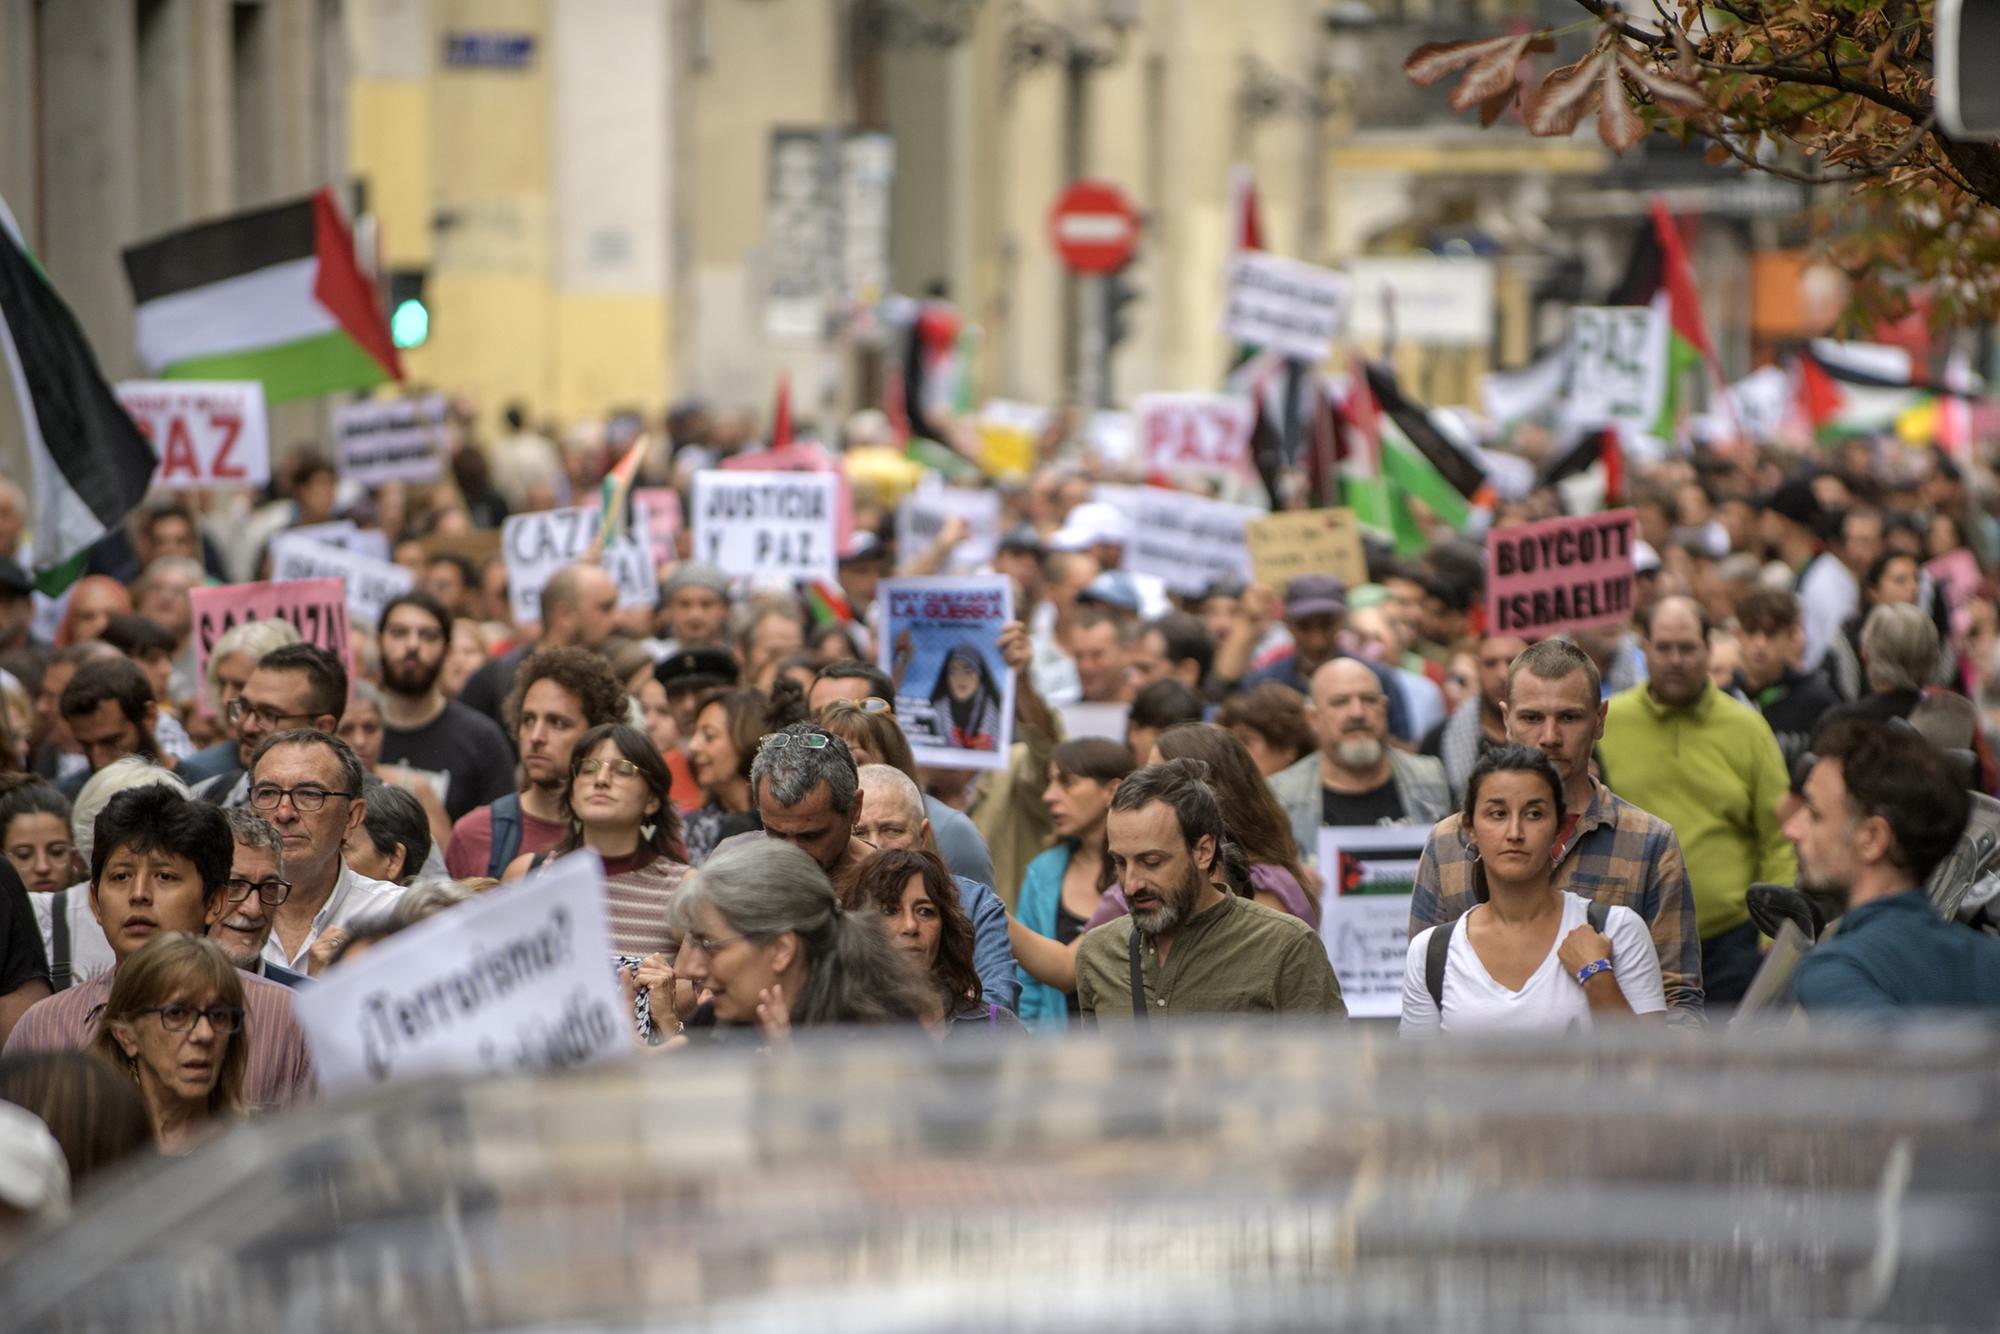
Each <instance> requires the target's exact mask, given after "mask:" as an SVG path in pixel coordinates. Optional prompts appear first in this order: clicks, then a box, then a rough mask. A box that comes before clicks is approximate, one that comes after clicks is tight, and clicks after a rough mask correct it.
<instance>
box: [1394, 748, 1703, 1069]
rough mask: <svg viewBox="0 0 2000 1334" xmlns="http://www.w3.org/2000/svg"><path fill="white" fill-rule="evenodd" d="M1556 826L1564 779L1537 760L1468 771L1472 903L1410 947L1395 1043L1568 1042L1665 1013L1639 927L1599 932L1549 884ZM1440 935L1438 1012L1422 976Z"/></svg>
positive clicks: (1613, 915)
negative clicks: (1581, 1033)
mask: <svg viewBox="0 0 2000 1334" xmlns="http://www.w3.org/2000/svg"><path fill="white" fill-rule="evenodd" d="M1562 824H1563V795H1562V779H1561V777H1560V776H1558V775H1557V773H1556V770H1555V766H1554V765H1553V764H1551V763H1549V760H1548V757H1547V756H1545V755H1543V754H1542V753H1541V752H1540V751H1538V750H1533V749H1530V748H1529V747H1526V746H1515V745H1506V746H1500V747H1497V748H1496V749H1494V750H1491V751H1488V752H1487V753H1486V754H1485V755H1484V756H1482V757H1481V758H1480V760H1479V763H1478V764H1476V765H1474V766H1473V770H1472V774H1471V776H1470V777H1469V778H1468V779H1467V780H1466V785H1465V808H1464V812H1463V815H1462V818H1461V822H1460V826H1459V828H1460V836H1461V837H1463V838H1464V839H1465V840H1466V843H1467V846H1468V848H1469V851H1470V854H1471V857H1472V861H1473V875H1474V877H1475V878H1476V884H1477V888H1478V893H1479V899H1480V902H1479V903H1478V904H1477V905H1476V906H1474V907H1473V908H1472V909H1471V911H1469V912H1467V913H1466V914H1465V916H1463V917H1461V918H1459V919H1458V920H1457V921H1456V922H1454V923H1450V924H1448V925H1445V926H1434V927H1431V928H1430V929H1429V930H1427V931H1422V932H1419V933H1418V934H1417V937H1416V939H1414V940H1412V941H1411V942H1410V953H1409V958H1408V960H1407V961H1406V963H1405V965H1404V969H1403V1023H1402V1029H1401V1032H1402V1033H1403V1034H1405V1035H1406V1036H1418V1037H1428V1036H1431V1035H1433V1034H1437V1033H1451V1034H1459V1033H1483V1032H1510V1033H1512V1032H1548V1031H1566V1030H1570V1029H1575V1028H1589V1027H1590V1026H1592V1025H1593V1024H1594V1023H1596V1022H1598V1021H1600V1020H1603V1019H1608V1018H1614V1017H1627V1016H1632V1015H1645V1016H1648V1017H1649V1018H1650V1019H1652V1020H1654V1021H1658V1020H1659V1019H1660V1018H1661V1017H1662V1016H1663V1015H1664V1014H1665V1013H1666V1008H1667V1001H1666V994H1665V992H1664V991H1663V990H1662V988H1661V986H1660V961H1659V956H1658V955H1657V954H1656V953H1654V950H1653V939H1652V936H1651V934H1650V933H1649V932H1648V931H1647V929H1646V923H1645V920H1644V919H1643V918H1641V917H1640V916H1639V914H1637V913H1635V912H1633V911H1632V910H1631V909H1630V908H1619V907H1614V908H1611V909H1610V910H1609V911H1608V912H1606V913H1605V914H1604V915H1603V918H1602V920H1603V923H1604V929H1603V931H1601V932H1600V931H1598V930H1597V929H1595V928H1594V927H1593V926H1592V925H1591V923H1590V920H1589V917H1590V909H1591V904H1590V901H1589V900H1588V899H1585V898H1582V897H1580V896H1578V895H1575V894H1571V893H1568V892H1567V891H1564V890H1560V889H1557V888H1556V887H1555V886H1554V885H1553V884H1552V883H1550V881H1551V878H1552V877H1553V875H1554V870H1555V860H1554V851H1555V845H1556V839H1557V836H1558V834H1559V833H1560V831H1561V829H1562ZM1439 931H1448V932H1450V935H1449V937H1448V944H1447V946H1446V952H1445V957H1444V969H1443V972H1442V978H1441V980H1442V983H1443V985H1442V987H1441V988H1440V989H1441V990H1442V992H1443V1004H1442V1006H1440V1005H1439V1003H1438V1002H1437V1001H1436V1000H1434V999H1433V988H1432V985H1431V982H1432V979H1431V976H1430V973H1431V968H1430V950H1431V940H1432V937H1433V936H1434V935H1435V934H1436V933H1437V932H1439Z"/></svg>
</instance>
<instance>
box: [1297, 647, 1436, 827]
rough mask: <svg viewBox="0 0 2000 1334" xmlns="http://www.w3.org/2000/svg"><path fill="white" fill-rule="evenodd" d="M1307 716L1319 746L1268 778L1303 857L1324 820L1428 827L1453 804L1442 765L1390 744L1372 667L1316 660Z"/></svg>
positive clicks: (1383, 698)
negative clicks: (1316, 667) (1283, 809)
mask: <svg viewBox="0 0 2000 1334" xmlns="http://www.w3.org/2000/svg"><path fill="white" fill-rule="evenodd" d="M1306 721H1307V722H1309V723H1311V724H1312V729H1313V734H1314V735H1315V736H1317V737H1318V738H1319V749H1318V750H1316V751H1314V752H1313V753H1312V754H1310V755H1307V756H1306V757H1304V758H1303V759H1301V760H1300V761H1299V762H1298V763H1297V764H1294V765H1293V766H1292V767H1291V768H1289V769H1281V770H1279V771H1278V772H1277V773H1275V774H1272V775H1271V778H1270V783H1271V792H1272V795H1274V796H1276V797H1277V799H1278V804H1279V805H1281V806H1283V807H1284V808H1285V814H1286V815H1288V816H1290V817H1291V821H1292V837H1293V838H1295V839H1297V840H1298V845H1299V851H1300V853H1302V854H1303V855H1305V856H1306V857H1308V858H1310V857H1311V856H1312V855H1313V851H1314V850H1315V849H1317V848H1318V847H1319V830H1320V826H1322V825H1400V824H1424V825H1430V824H1436V823H1437V822H1438V821H1439V820H1442V819H1443V818H1444V816H1445V812H1447V811H1448V810H1450V809H1451V794H1450V793H1449V792H1447V791H1446V790H1445V780H1444V765H1442V764H1441V763H1439V762H1438V761H1436V760H1434V759H1432V758H1431V757H1430V756H1428V755H1412V754H1409V753H1408V752H1407V751H1402V750H1397V749H1395V748H1394V747H1392V746H1390V745H1389V744H1388V738H1389V700H1388V692H1387V691H1386V690H1385V689H1384V688H1383V686H1382V683H1381V680H1380V678H1378V677H1377V676H1376V675H1375V672H1374V669H1373V668H1372V667H1371V665H1370V664H1368V663H1365V662H1361V661H1359V660H1358V659H1355V658H1335V659H1333V660H1332V661H1330V662H1327V663H1324V664H1322V665H1321V667H1320V669H1319V670H1318V671H1316V672H1314V673H1313V676H1312V694H1311V696H1310V698H1309V699H1308V701H1307V703H1306Z"/></svg>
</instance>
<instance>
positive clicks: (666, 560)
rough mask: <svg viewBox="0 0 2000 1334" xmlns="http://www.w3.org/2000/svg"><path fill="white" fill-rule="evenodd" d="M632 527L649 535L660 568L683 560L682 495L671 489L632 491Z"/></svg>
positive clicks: (636, 489) (648, 541)
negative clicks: (681, 545) (681, 541)
mask: <svg viewBox="0 0 2000 1334" xmlns="http://www.w3.org/2000/svg"><path fill="white" fill-rule="evenodd" d="M632 524H633V526H634V527H635V528H637V529H638V531H640V532H642V533H644V534H645V535H646V545H647V546H648V547H649V548H651V550H652V553H653V561H654V563H655V564H657V565H671V564H673V562H675V561H677V560H679V559H680V534H681V493H680V492H678V491H676V490H674V489H673V488H672V487H671V486H635V487H633V488H632Z"/></svg>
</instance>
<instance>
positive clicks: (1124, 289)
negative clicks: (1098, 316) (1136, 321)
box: [1104, 270, 1143, 349]
mask: <svg viewBox="0 0 2000 1334" xmlns="http://www.w3.org/2000/svg"><path fill="white" fill-rule="evenodd" d="M1141 295H1143V294H1142V293H1141V292H1140V291H1139V289H1138V288H1136V287H1134V286H1132V280H1131V279H1129V278H1127V277H1126V276H1125V274H1124V272H1123V270H1120V271H1119V272H1117V273H1112V274H1107V275H1106V276H1105V279H1104V346H1105V347H1106V348H1107V349H1108V348H1114V347H1117V346H1118V345H1119V344H1120V343H1122V342H1124V341H1125V339H1126V337H1127V336H1128V335H1129V334H1130V333H1131V332H1132V326H1131V324H1130V323H1129V318H1130V317H1129V316H1128V315H1127V314H1126V311H1125V307H1127V306H1129V305H1131V304H1132V303H1133V302H1134V301H1137V300H1138V299H1139V298H1140V296H1141Z"/></svg>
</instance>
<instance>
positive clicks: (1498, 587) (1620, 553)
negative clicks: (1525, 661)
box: [1486, 509, 1637, 639]
mask: <svg viewBox="0 0 2000 1334" xmlns="http://www.w3.org/2000/svg"><path fill="white" fill-rule="evenodd" d="M1636 536H1637V533H1636V530H1635V529H1634V528H1633V518H1632V511H1631V510H1629V509H1623V510H1612V511H1611V512H1610V513H1608V514H1580V515H1574V516H1572V517H1569V518H1563V519H1543V520H1541V521H1540V522H1538V523H1520V524H1515V525H1513V526H1512V527H1509V528H1495V529H1491V530H1489V531H1488V532H1487V534H1486V631H1487V633H1488V634H1495V635H1516V636H1519V637H1520V638H1522V639H1541V638H1543V637H1544V636H1547V635H1552V634H1555V633H1556V632H1557V631H1559V630H1570V629H1575V628H1578V627H1581V626H1590V625H1608V624H1612V623H1614V622H1618V621H1623V620H1626V619H1628V618H1630V616H1631V615H1632V543H1633V540H1634V539H1635V537H1636Z"/></svg>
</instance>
